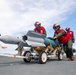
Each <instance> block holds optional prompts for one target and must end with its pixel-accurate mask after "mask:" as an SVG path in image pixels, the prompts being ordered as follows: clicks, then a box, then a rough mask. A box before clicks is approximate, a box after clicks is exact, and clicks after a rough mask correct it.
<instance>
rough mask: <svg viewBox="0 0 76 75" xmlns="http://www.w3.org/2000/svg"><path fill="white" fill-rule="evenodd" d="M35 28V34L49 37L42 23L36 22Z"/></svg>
mask: <svg viewBox="0 0 76 75" xmlns="http://www.w3.org/2000/svg"><path fill="white" fill-rule="evenodd" d="M34 25H35V28H34V31H35V32H38V33H40V34H44V35H47V34H46V29H45V28H44V27H43V26H41V23H40V22H38V21H37V22H35V24H34Z"/></svg>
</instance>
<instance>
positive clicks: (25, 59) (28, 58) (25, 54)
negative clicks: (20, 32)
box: [23, 51, 31, 63]
mask: <svg viewBox="0 0 76 75" xmlns="http://www.w3.org/2000/svg"><path fill="white" fill-rule="evenodd" d="M30 55H31V53H30V51H26V52H24V54H23V56H25V57H27V58H23V60H24V62H27V63H29V62H30V61H31V58H30Z"/></svg>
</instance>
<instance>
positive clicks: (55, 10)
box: [0, 0, 76, 35]
mask: <svg viewBox="0 0 76 75" xmlns="http://www.w3.org/2000/svg"><path fill="white" fill-rule="evenodd" d="M74 9H76V0H45V1H44V0H1V1H0V33H1V34H10V35H12V34H16V33H18V32H23V31H25V32H26V31H28V30H32V29H33V28H34V22H35V21H40V22H41V23H42V25H44V26H45V27H46V28H47V29H48V28H49V26H51V25H52V24H53V23H55V22H56V23H58V22H63V21H64V20H66V19H67V17H68V15H69V14H71V13H72V12H71V11H73V10H74Z"/></svg>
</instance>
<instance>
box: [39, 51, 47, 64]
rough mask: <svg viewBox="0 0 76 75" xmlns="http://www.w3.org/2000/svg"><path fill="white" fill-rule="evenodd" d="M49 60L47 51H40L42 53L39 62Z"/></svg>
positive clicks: (43, 62) (42, 62)
mask: <svg viewBox="0 0 76 75" xmlns="http://www.w3.org/2000/svg"><path fill="white" fill-rule="evenodd" d="M46 61H47V53H46V52H43V51H42V52H40V55H39V63H40V64H45V63H46Z"/></svg>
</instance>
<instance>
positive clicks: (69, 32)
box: [65, 27, 75, 43]
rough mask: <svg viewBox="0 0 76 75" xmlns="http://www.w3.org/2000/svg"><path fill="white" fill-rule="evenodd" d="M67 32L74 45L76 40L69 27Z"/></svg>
mask: <svg viewBox="0 0 76 75" xmlns="http://www.w3.org/2000/svg"><path fill="white" fill-rule="evenodd" d="M65 30H66V32H67V35H68V36H69V37H70V39H71V40H72V42H73V43H74V41H75V38H74V32H73V31H71V30H70V28H69V27H66V29H65Z"/></svg>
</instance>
